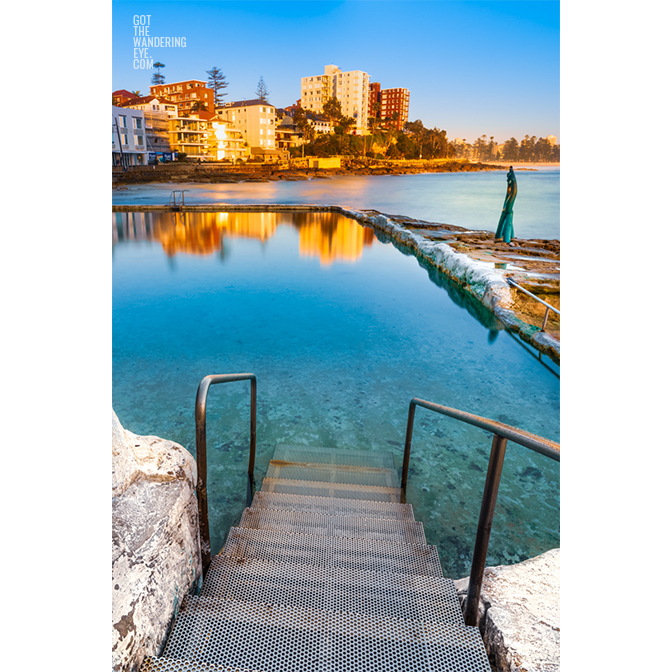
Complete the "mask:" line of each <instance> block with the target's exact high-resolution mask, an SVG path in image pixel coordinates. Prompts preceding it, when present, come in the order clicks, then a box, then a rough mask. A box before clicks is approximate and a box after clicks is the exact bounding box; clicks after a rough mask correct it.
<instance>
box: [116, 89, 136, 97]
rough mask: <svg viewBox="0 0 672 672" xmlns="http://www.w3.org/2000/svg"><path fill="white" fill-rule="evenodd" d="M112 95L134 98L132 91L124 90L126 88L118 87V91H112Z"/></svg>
mask: <svg viewBox="0 0 672 672" xmlns="http://www.w3.org/2000/svg"><path fill="white" fill-rule="evenodd" d="M112 95H113V96H115V97H121V98H135V94H134V93H133V92H132V91H126V89H119V90H118V91H112Z"/></svg>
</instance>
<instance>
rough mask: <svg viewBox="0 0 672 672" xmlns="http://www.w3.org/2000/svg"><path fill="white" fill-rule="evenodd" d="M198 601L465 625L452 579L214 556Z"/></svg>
mask: <svg viewBox="0 0 672 672" xmlns="http://www.w3.org/2000/svg"><path fill="white" fill-rule="evenodd" d="M200 596H201V598H216V599H220V600H224V601H226V600H231V599H233V600H238V601H241V602H263V603H266V604H284V605H287V606H294V607H305V608H313V609H331V610H334V611H345V612H354V613H358V614H369V615H373V616H392V617H394V618H405V619H416V620H422V621H437V622H446V623H455V624H464V620H463V618H462V610H461V608H460V603H459V600H458V597H457V591H456V590H455V584H454V583H453V581H452V580H451V579H446V578H441V577H436V576H417V575H412V574H395V573H390V572H375V571H362V570H351V569H343V568H339V567H317V566H310V565H291V564H280V563H273V562H265V561H263V560H244V561H242V562H240V561H238V560H237V559H232V558H227V557H225V556H221V555H217V556H215V557H213V559H212V564H211V565H210V569H209V570H208V573H207V575H206V578H205V581H204V583H203V587H202V589H201V593H200Z"/></svg>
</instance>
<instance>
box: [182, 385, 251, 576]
mask: <svg viewBox="0 0 672 672" xmlns="http://www.w3.org/2000/svg"><path fill="white" fill-rule="evenodd" d="M238 380H249V381H250V460H249V463H248V467H247V505H248V506H249V505H250V503H251V502H252V497H253V495H254V459H255V453H256V447H257V377H256V376H255V375H254V374H253V373H227V374H219V375H211V376H205V378H203V380H201V382H200V384H199V386H198V391H197V392H196V411H195V418H196V467H197V474H198V482H197V485H196V498H197V500H198V520H199V527H200V533H201V562H202V565H203V574H205V572H206V571H207V569H208V567H209V566H210V560H211V552H210V523H209V520H208V491H207V483H208V460H207V439H206V433H205V416H206V405H207V401H208V390H209V389H210V385H217V384H219V383H233V382H235V381H238Z"/></svg>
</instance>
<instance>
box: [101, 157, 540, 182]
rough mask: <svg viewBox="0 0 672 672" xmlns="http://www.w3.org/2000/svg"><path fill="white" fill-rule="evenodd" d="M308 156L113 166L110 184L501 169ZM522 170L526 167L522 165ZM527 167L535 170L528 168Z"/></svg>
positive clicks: (496, 167)
mask: <svg viewBox="0 0 672 672" xmlns="http://www.w3.org/2000/svg"><path fill="white" fill-rule="evenodd" d="M309 165H310V163H309V161H308V160H307V159H304V160H302V159H296V160H292V161H291V162H290V163H281V164H272V163H269V164H254V163H247V164H242V165H232V164H228V163H227V164H225V163H215V162H212V163H191V162H190V163H187V162H175V163H165V164H159V165H157V166H131V167H130V168H128V169H127V170H126V171H123V170H121V169H113V171H112V183H113V185H124V184H141V183H146V182H199V183H215V184H226V183H237V182H272V181H279V180H288V181H296V180H308V179H314V178H318V179H320V178H322V179H328V178H330V177H334V176H337V175H409V174H418V173H464V172H474V171H482V170H503V169H504V168H503V166H501V165H496V164H489V163H477V162H476V163H474V162H470V161H451V160H448V159H437V160H436V161H423V160H417V161H374V160H366V159H350V160H346V161H343V162H342V166H341V167H340V168H313V167H309ZM522 170H525V168H523V169H522ZM527 170H534V168H528V169H527Z"/></svg>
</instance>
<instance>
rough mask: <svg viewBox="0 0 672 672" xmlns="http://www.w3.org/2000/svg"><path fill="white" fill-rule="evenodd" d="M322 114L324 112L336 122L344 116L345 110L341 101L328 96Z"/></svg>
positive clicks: (330, 119)
mask: <svg viewBox="0 0 672 672" xmlns="http://www.w3.org/2000/svg"><path fill="white" fill-rule="evenodd" d="M322 114H324V116H325V117H327V119H329V121H333V122H336V121H338V120H339V119H340V118H341V117H342V116H343V110H342V109H341V101H340V100H338V99H337V98H334V97H333V96H332V97H331V98H327V100H326V101H325V102H324V105H322Z"/></svg>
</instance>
